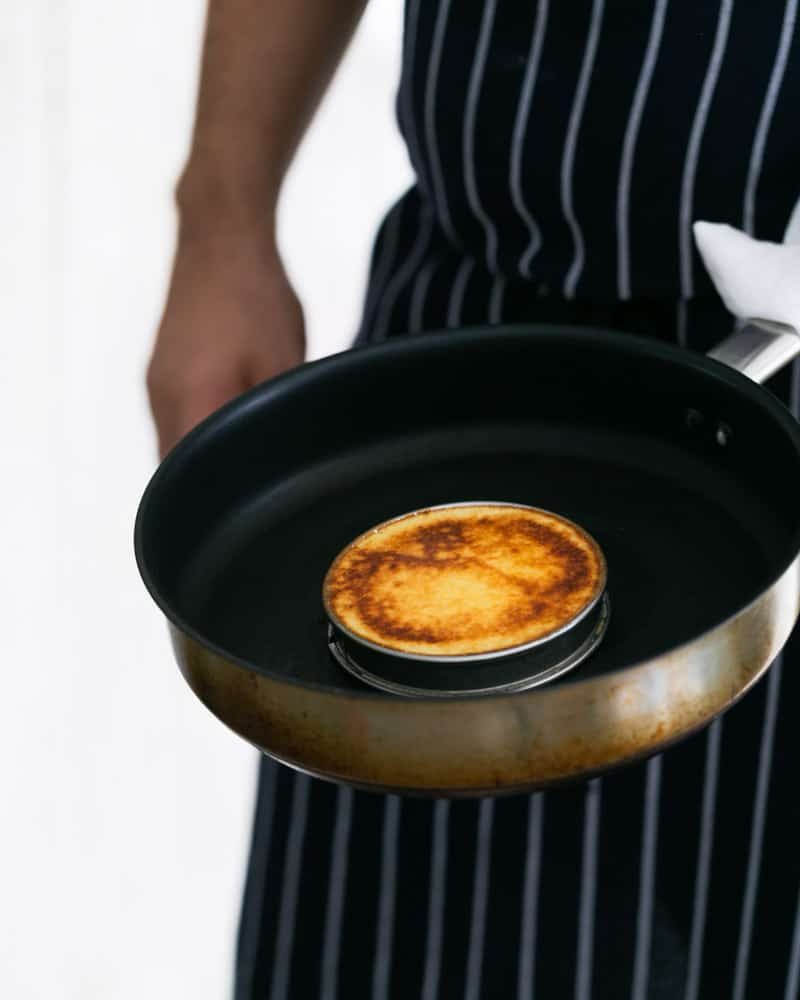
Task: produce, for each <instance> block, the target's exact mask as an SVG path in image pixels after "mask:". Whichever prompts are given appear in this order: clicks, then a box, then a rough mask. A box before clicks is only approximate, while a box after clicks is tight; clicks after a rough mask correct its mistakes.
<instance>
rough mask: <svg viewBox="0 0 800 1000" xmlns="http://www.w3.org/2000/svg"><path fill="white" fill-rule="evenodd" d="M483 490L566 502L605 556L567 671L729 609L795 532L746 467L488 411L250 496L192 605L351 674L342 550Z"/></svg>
mask: <svg viewBox="0 0 800 1000" xmlns="http://www.w3.org/2000/svg"><path fill="white" fill-rule="evenodd" d="M482 499H488V500H505V501H511V502H517V503H523V504H530V505H533V506H538V507H543V508H545V509H549V510H553V511H558V512H559V513H560V514H562V515H564V516H566V517H568V518H571V519H573V520H574V521H576V522H577V523H578V524H581V525H582V526H584V527H585V528H586V530H587V531H589V532H590V533H591V534H592V535H593V536H594V538H595V539H596V540H597V542H598V543H599V544H600V546H601V548H602V549H603V551H604V553H605V555H606V559H607V562H608V570H609V585H608V589H609V593H610V595H611V598H612V605H613V613H612V618H611V625H610V627H609V630H608V633H607V635H606V638H605V640H604V642H603V644H602V647H601V648H600V649H599V650H598V651H597V652H596V653H595V654H594V655H593V657H592V658H591V659H590V660H589V661H587V662H586V663H585V664H584V665H582V666H581V667H580V668H579V669H578V670H577V671H576V672H575V673H573V674H571V675H569V678H568V679H565V680H564V681H563V683H569V682H570V681H572V680H575V679H581V678H585V677H588V676H591V675H595V674H599V673H601V672H605V671H608V670H612V669H618V668H620V667H622V666H625V665H628V664H632V663H634V662H637V661H640V660H643V659H646V658H648V657H651V656H653V655H656V654H658V653H662V652H664V651H665V650H667V649H670V648H672V647H674V646H675V645H677V644H679V643H681V642H684V641H688V640H690V639H692V638H694V637H696V636H697V635H698V634H699V633H702V632H704V631H706V630H707V629H709V628H711V627H713V626H714V625H716V624H718V623H719V622H721V621H723V620H724V619H726V618H727V617H729V616H730V615H731V614H732V613H734V612H735V611H736V610H738V609H739V608H741V607H742V606H744V605H745V604H746V603H747V602H749V601H750V600H752V599H753V598H755V597H756V596H757V595H758V593H759V592H760V591H761V590H762V589H763V588H764V587H765V586H766V585H767V583H768V582H769V580H770V573H771V572H772V570H773V568H774V563H775V561H776V560H780V558H781V557H782V546H784V545H785V531H784V530H782V529H781V528H780V527H779V526H778V524H777V523H776V519H775V518H774V517H771V516H770V512H769V510H768V509H766V508H765V507H762V506H760V503H759V501H758V500H757V499H756V498H755V496H754V495H753V494H752V493H751V492H750V491H749V489H748V488H747V487H745V486H744V485H743V484H742V483H741V481H740V480H739V479H738V478H737V477H734V476H726V475H725V473H724V471H723V470H721V469H720V468H719V467H716V466H714V465H713V464H712V463H711V462H704V461H703V460H702V459H698V457H697V456H693V455H691V454H690V453H688V452H687V451H685V450H684V449H682V448H680V447H679V446H677V445H670V444H664V443H663V442H661V441H659V440H658V439H657V438H656V437H654V436H648V435H644V434H640V433H636V432H630V433H625V432H623V431H621V430H617V431H613V432H612V431H600V430H597V431H595V430H589V429H585V428H579V427H574V426H573V427H569V426H568V425H564V424H559V425H555V424H551V425H547V424H542V423H538V424H535V425H531V426H530V427H529V428H527V429H522V428H520V426H519V425H516V426H513V427H509V426H502V425H495V426H491V425H488V424H487V425H486V426H484V427H480V428H473V429H472V430H471V431H470V430H464V429H459V430H457V431H451V432H448V431H437V432H429V433H422V432H420V433H416V434H413V435H411V436H409V437H406V438H402V439H395V441H394V443H392V444H383V445H380V446H373V447H370V448H362V449H359V450H353V451H352V452H350V453H349V454H346V455H345V456H339V457H338V458H337V460H335V461H331V462H328V463H318V464H316V465H315V466H314V467H313V468H311V469H307V470H306V471H305V472H303V473H302V474H300V475H296V476H294V477H293V478H291V479H290V480H288V481H285V482H284V483H283V484H282V485H281V486H280V487H279V488H277V489H272V490H270V491H267V492H265V493H263V494H262V495H260V496H255V497H253V498H251V500H250V502H249V503H248V504H247V505H246V506H243V507H242V508H241V509H240V510H239V511H238V513H236V514H235V515H233V516H230V517H228V518H227V519H226V520H225V522H224V523H223V524H222V525H221V526H220V527H219V528H218V530H217V531H216V533H215V535H214V536H213V537H212V538H211V540H210V541H209V542H208V543H207V544H206V545H205V546H204V547H203V549H202V551H201V552H200V553H199V554H198V555H197V557H196V558H195V559H194V560H193V561H192V563H191V564H190V565H189V566H188V567H187V569H186V570H185V571H184V573H183V574H182V579H181V581H180V587H179V591H180V598H179V603H180V612H181V614H182V616H183V617H184V618H185V619H186V620H187V621H188V622H189V624H190V625H192V626H193V627H194V628H195V629H196V630H197V631H198V632H199V633H200V634H201V635H202V636H204V637H205V638H207V639H209V640H211V641H212V642H213V643H214V644H216V645H218V646H219V647H221V648H223V649H225V650H227V651H229V652H230V653H232V654H234V655H236V656H239V657H242V658H244V659H246V660H248V661H251V662H253V663H254V664H256V665H258V666H261V667H264V668H266V669H267V670H274V671H278V672H280V673H283V674H285V675H288V676H291V677H295V678H298V679H302V680H304V681H309V682H312V683H317V684H323V685H326V686H332V687H336V688H339V689H353V688H355V687H356V686H357V684H356V682H355V681H353V680H351V679H350V678H349V677H348V676H346V675H345V674H344V673H343V672H342V671H341V670H340V668H339V667H337V666H336V665H335V664H334V663H333V662H332V661H331V659H330V657H329V654H328V651H327V647H326V643H325V636H326V625H325V615H324V611H323V608H322V603H321V586H322V581H323V578H324V575H325V572H326V570H327V568H328V566H329V565H330V563H331V561H332V559H333V558H334V557H335V556H336V554H337V553H338V552H339V551H340V550H341V549H342V548H343V547H344V546H345V545H346V544H348V543H349V542H350V541H351V540H352V539H353V538H354V537H356V536H357V535H358V534H359V533H361V532H362V531H364V530H366V529H367V528H369V527H371V526H372V525H374V524H376V523H378V522H379V521H382V520H386V519H388V518H390V517H393V516H396V515H398V514H400V513H403V512H404V511H407V510H411V509H415V508H419V507H423V506H428V505H434V504H441V503H448V502H455V501H462V500H482ZM373 694H374V692H373ZM387 697H389V696H387Z"/></svg>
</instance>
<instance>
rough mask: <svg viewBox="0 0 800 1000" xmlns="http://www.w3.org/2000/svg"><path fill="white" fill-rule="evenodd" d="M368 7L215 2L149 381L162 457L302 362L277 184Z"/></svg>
mask: <svg viewBox="0 0 800 1000" xmlns="http://www.w3.org/2000/svg"><path fill="white" fill-rule="evenodd" d="M365 3H366V0H325V2H323V3H321V2H320V0H209V9H208V17H207V23H206V36H205V44H204V51H203V63H202V71H201V79H200V90H199V97H198V106H197V114H196V121H195V128H194V135H193V138H192V145H191V150H190V153H189V158H188V162H187V164H186V167H185V168H184V171H183V173H182V175H181V178H180V181H179V183H178V187H177V199H176V200H177V206H178V219H179V224H178V241H177V250H176V254H175V261H174V264H173V271H172V278H171V282H170V288H169V293H168V295H167V302H166V306H165V308H164V314H163V316H162V319H161V324H160V327H159V330H158V335H157V337H156V343H155V347H154V349H153V354H152V357H151V359H150V364H149V366H148V371H147V387H148V393H149V397H150V405H151V408H152V411H153V416H154V419H155V423H156V428H157V431H158V439H159V450H160V452H161V454H164V453H165V452H166V451H168V450H169V448H170V447H172V445H173V444H174V443H175V442H176V441H177V440H178V439H179V438H180V437H182V436H183V434H185V433H186V432H187V431H188V430H190V429H191V427H192V426H194V424H195V423H197V422H198V421H199V420H201V419H202V418H203V417H204V416H206V415H207V414H208V413H210V412H211V411H212V410H214V409H216V408H217V407H219V406H221V405H222V404H223V403H224V402H226V401H227V400H228V399H230V398H231V397H232V396H234V395H236V394H238V393H239V392H242V391H244V390H245V389H247V388H249V387H250V386H252V385H255V384H257V383H258V382H260V381H262V380H263V379H266V378H269V377H271V376H273V375H276V374H278V373H279V372H281V371H284V370H285V369H287V368H291V367H293V366H294V365H297V364H299V363H300V362H301V361H302V360H303V356H304V353H305V335H304V328H303V315H302V309H301V307H300V303H299V302H298V300H297V297H296V296H295V294H294V292H293V290H292V288H291V286H290V285H289V283H288V281H287V279H286V275H285V273H284V269H283V266H282V264H281V260H280V256H279V253H278V248H277V245H276V238H275V219H276V211H277V202H278V196H279V193H280V188H281V183H282V181H283V178H284V175H285V173H286V170H287V168H288V166H289V164H290V162H291V159H292V156H293V155H294V152H295V150H296V148H297V146H298V143H299V142H300V139H301V137H302V135H303V132H304V130H305V128H306V126H307V125H308V122H309V121H310V119H311V116H312V115H313V113H314V110H315V109H316V107H317V104H318V103H319V100H320V98H321V96H322V94H323V93H324V91H325V88H326V87H327V85H328V83H329V81H330V78H331V76H332V75H333V72H334V70H335V68H336V66H337V64H338V62H339V60H340V58H341V56H342V54H343V52H344V50H345V48H346V46H347V43H348V42H349V40H350V38H351V36H352V33H353V31H354V29H355V27H356V25H357V23H358V20H359V17H360V15H361V13H362V11H363V8H364V6H365Z"/></svg>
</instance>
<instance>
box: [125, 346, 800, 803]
mask: <svg viewBox="0 0 800 1000" xmlns="http://www.w3.org/2000/svg"><path fill="white" fill-rule="evenodd" d="M796 345H797V341H796V339H793V338H792V337H790V336H789V335H788V334H785V333H783V332H781V331H778V332H772V333H767V332H764V331H763V330H755V331H754V330H748V331H745V332H744V333H743V334H741V335H739V336H738V337H737V338H734V339H732V340H731V341H730V342H727V343H726V344H725V345H721V347H720V348H718V349H717V352H715V353H716V354H717V355H718V356H719V357H720V358H722V359H723V360H730V359H734V358H735V359H736V363H737V364H738V365H740V366H741V367H742V368H743V369H745V370H746V371H748V372H749V373H750V374H751V375H752V374H754V373H755V374H756V375H757V376H758V377H760V378H765V377H767V375H769V374H771V373H772V371H774V370H776V369H777V368H778V367H780V366H781V365H782V364H784V363H786V362H787V361H788V360H790V358H791V357H792V356H793V355H794V353H796ZM799 496H800V433H799V432H798V428H797V425H796V424H795V422H794V420H793V419H792V418H791V415H790V414H789V413H788V412H787V411H786V410H785V409H784V408H783V407H782V406H781V404H780V403H778V402H777V401H776V400H775V399H774V398H773V397H772V396H771V395H770V394H769V393H768V392H767V391H766V390H764V389H763V388H761V387H759V386H758V385H756V384H755V383H754V382H753V381H752V379H751V378H749V377H747V375H745V374H741V373H739V372H737V371H734V370H732V369H731V368H730V367H727V366H725V365H723V364H721V363H720V362H719V361H717V360H709V359H707V358H703V357H701V356H696V355H693V354H690V353H688V352H685V351H681V350H679V349H676V348H671V347H667V346H664V345H660V344H657V343H653V342H651V341H648V340H644V339H639V338H633V337H629V336H626V335H620V334H614V333H609V332H605V331H589V330H578V329H572V328H548V327H505V328H486V329H479V330H478V329H476V330H469V331H459V332H448V333H447V334H442V335H431V336H429V337H425V338H419V339H416V340H407V341H404V342H394V343H391V344H387V345H381V346H379V347H370V348H365V349H363V350H359V351H354V352H349V353H347V354H343V355H338V356H336V357H334V358H330V359H326V360H324V361H322V362H317V363H315V364H312V365H307V366H305V367H304V368H302V369H299V370H298V371H296V372H293V373H290V374H289V375H286V376H283V377H282V378H280V379H277V380H274V381H273V382H270V383H267V384H265V385H263V386H261V387H259V388H258V389H256V390H254V391H253V392H251V393H249V394H248V395H246V396H244V397H242V398H240V399H238V400H236V401H234V402H233V403H232V404H230V405H229V406H228V407H226V408H224V409H223V410H221V411H220V412H219V413H217V414H215V415H213V416H212V417H211V418H209V420H207V421H206V422H205V423H204V424H203V425H201V427H200V428H198V429H197V430H196V431H194V432H193V433H192V434H190V435H189V436H188V437H187V438H186V439H185V440H184V441H183V442H182V443H181V444H179V445H178V447H177V448H176V449H175V450H174V451H173V453H172V454H171V455H169V456H168V457H167V459H166V460H165V461H164V462H163V463H162V465H161V467H160V468H159V470H158V471H157V473H156V475H155V476H154V477H153V479H152V481H151V483H150V485H149V486H148V489H147V491H146V493H145V496H144V498H143V500H142V503H141V506H140V510H139V516H138V519H137V527H136V551H137V559H138V562H139V566H140V570H141V572H142V576H143V578H144V581H145V583H146V585H147V586H148V588H149V590H150V592H151V594H152V596H153V598H154V599H155V601H156V603H157V604H158V605H159V606H160V608H161V610H162V611H163V613H164V614H165V615H166V617H167V618H168V620H169V622H170V632H171V636H172V641H173V646H174V649H175V653H176V657H177V660H178V663H179V665H180V668H181V670H182V672H183V674H184V676H185V677H186V679H187V681H188V683H189V685H190V686H191V688H192V690H193V691H194V692H195V694H196V695H197V696H198V697H199V698H200V699H201V701H203V702H204V703H205V704H206V705H207V706H208V708H209V709H210V710H211V711H212V712H214V713H215V714H216V715H217V716H218V717H219V718H220V719H221V720H222V721H223V722H225V723H226V724H227V725H228V726H230V727H231V728H232V729H233V730H234V731H235V732H237V733H238V734H239V735H241V736H242V737H243V738H244V739H246V740H248V741H249V742H250V743H252V744H253V745H254V746H257V747H259V748H260V749H261V750H263V751H264V752H266V753H268V754H270V755H271V756H273V757H275V758H277V759H279V760H282V761H284V762H286V763H288V764H290V765H292V766H293V767H296V768H299V769H302V770H304V771H307V772H309V773H311V774H315V775H318V776H320V777H324V778H329V779H332V780H338V781H345V782H348V783H351V784H353V785H356V786H358V787H362V788H369V789H374V790H383V791H389V790H391V791H399V792H402V793H406V794H431V795H450V796H460V795H476V794H487V793H488V794H499V793H504V792H512V791H521V790H524V789H531V788H537V787H542V786H545V785H548V784H552V783H555V782H560V781H565V780H570V779H575V778H578V777H582V776H585V775H588V774H592V773H597V772H602V771H605V770H607V769H609V768H612V767H615V766H618V765H620V764H622V763H624V762H626V761H629V760H633V759H636V758H639V757H642V756H645V755H648V754H652V753H654V752H657V751H659V750H661V749H663V748H664V747H666V746H668V745H669V744H670V743H672V742H674V741H676V740H679V739H681V738H683V737H684V736H686V735H688V734H689V733H691V732H694V731H695V730H697V729H699V728H700V727H702V726H704V725H706V724H707V723H708V722H709V721H710V720H712V719H713V718H714V717H716V716H717V715H719V714H720V713H721V712H723V711H725V709H726V708H728V707H729V706H730V705H731V704H733V703H734V702H735V701H736V700H737V699H738V698H740V697H741V696H742V695H743V694H744V693H745V692H746V691H747V690H748V688H749V687H750V686H751V685H752V684H753V683H755V681H756V680H757V679H758V678H759V677H760V676H761V675H762V674H763V672H764V671H765V670H766V669H767V667H768V665H769V664H770V663H771V662H772V660H773V659H774V657H775V656H776V654H777V653H778V652H779V650H780V649H781V648H782V646H783V644H784V643H785V642H786V639H787V638H788V636H789V634H790V632H791V630H792V628H793V626H794V623H795V621H796V619H797V615H798V607H799V601H800V559H799V558H798V554H799V553H800V504H799V503H798V502H797V500H798V497H799ZM486 498H491V499H498V500H500V499H505V500H510V501H514V502H525V503H529V504H532V505H536V506H542V507H545V508H546V509H557V510H559V511H560V512H561V513H563V514H564V515H565V516H570V517H573V518H574V519H575V520H577V521H578V522H579V523H582V524H584V525H585V526H586V527H587V529H588V530H590V531H591V532H592V534H593V535H594V536H595V537H596V538H598V540H599V541H600V543H601V545H602V546H603V548H604V550H605V552H606V556H607V559H608V563H609V591H610V594H611V599H612V605H613V607H614V614H613V615H612V622H611V626H610V627H609V632H608V634H607V636H606V639H605V641H604V643H603V645H602V647H601V648H600V650H598V652H597V653H595V654H594V656H593V657H592V658H591V659H590V660H589V661H587V662H586V664H584V665H582V666H581V667H580V668H578V670H577V671H576V672H575V673H574V674H570V675H568V676H567V677H565V678H564V679H563V680H559V681H556V682H554V683H553V684H552V685H546V686H544V687H542V688H534V689H532V690H530V691H526V692H521V693H517V694H513V695H499V696H485V697H477V698H476V697H463V698H460V697H456V698H448V699H433V700H431V699H422V698H420V699H416V698H398V697H394V696H391V695H384V694H382V693H381V692H378V691H371V690H369V689H367V688H362V687H360V686H359V685H358V683H357V682H356V681H354V680H353V679H352V678H350V677H349V676H347V675H346V674H344V672H343V671H342V670H341V669H340V668H339V667H338V666H337V665H336V664H335V663H334V662H333V661H332V659H331V658H330V656H329V654H328V651H327V646H326V642H325V638H326V633H325V621H324V613H323V610H322V602H321V594H320V587H321V582H322V576H323V575H324V570H325V568H326V567H327V565H328V563H329V561H330V559H331V558H332V557H333V555H335V554H336V552H337V551H339V549H340V548H341V547H342V544H344V543H346V542H347V541H348V540H349V539H351V538H353V537H355V535H356V534H358V533H359V532H360V531H362V530H364V529H366V528H368V527H369V526H370V525H371V524H374V523H377V522H378V521H380V520H383V519H385V518H386V517H387V516H392V515H393V514H398V513H402V511H403V510H408V509H414V508H415V507H420V506H425V505H428V504H430V503H434V502H454V501H457V500H460V501H463V500H471V499H486Z"/></svg>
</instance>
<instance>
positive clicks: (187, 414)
mask: <svg viewBox="0 0 800 1000" xmlns="http://www.w3.org/2000/svg"><path fill="white" fill-rule="evenodd" d="M147 388H148V395H149V398H150V408H151V410H152V413H153V418H154V420H155V424H156V431H157V433H158V453H159V458H163V457H164V456H165V455H166V454H167V452H169V451H170V450H171V449H172V448H173V447H174V446H175V445H176V444H177V443H178V441H180V439H181V438H182V437H184V436H185V435H186V434H188V433H189V431H190V430H192V428H193V427H195V426H197V424H199V423H200V422H201V421H202V420H204V419H205V418H206V417H207V416H209V414H211V413H213V412H214V411H215V410H218V409H219V408H220V407H221V406H223V405H224V404H225V403H227V402H228V401H229V400H231V399H233V397H234V396H238V395H239V393H241V392H244V390H245V389H247V388H248V386H247V383H246V381H245V380H244V378H242V377H240V376H239V377H237V376H228V377H224V376H222V377H218V378H215V379H209V380H206V381H202V382H197V381H195V382H191V383H190V382H187V381H186V380H181V381H180V382H176V381H172V382H165V381H164V380H162V379H161V378H160V375H159V373H158V371H156V372H155V373H153V374H150V373H148V379H147Z"/></svg>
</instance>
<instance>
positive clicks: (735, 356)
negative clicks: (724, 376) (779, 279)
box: [708, 319, 800, 384]
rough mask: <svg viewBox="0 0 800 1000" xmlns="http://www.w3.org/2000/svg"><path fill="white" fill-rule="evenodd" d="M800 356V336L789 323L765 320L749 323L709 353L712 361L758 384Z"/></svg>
mask: <svg viewBox="0 0 800 1000" xmlns="http://www.w3.org/2000/svg"><path fill="white" fill-rule="evenodd" d="M798 354H800V334H798V332H797V330H795V328H794V327H793V326H789V325H788V324H786V323H773V322H772V321H771V320H766V319H751V320H748V323H747V326H743V327H742V328H741V330H737V331H736V333H734V334H731V336H730V337H727V338H726V339H725V340H723V341H722V343H721V344H717V346H716V347H715V348H714V349H713V350H712V351H709V352H708V356H709V357H710V358H714V359H715V360H716V361H721V362H722V363H723V364H726V365H728V366H729V367H730V368H735V369H736V370H737V371H739V372H741V373H742V375H746V376H747V377H748V378H751V379H752V380H753V381H754V382H758V383H759V384H761V383H763V382H766V380H767V379H768V378H770V377H771V376H772V375H774V374H775V372H778V371H780V370H781V368H783V367H784V365H788V364H789V362H790V361H792V360H793V359H794V358H796V357H797V355H798Z"/></svg>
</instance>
